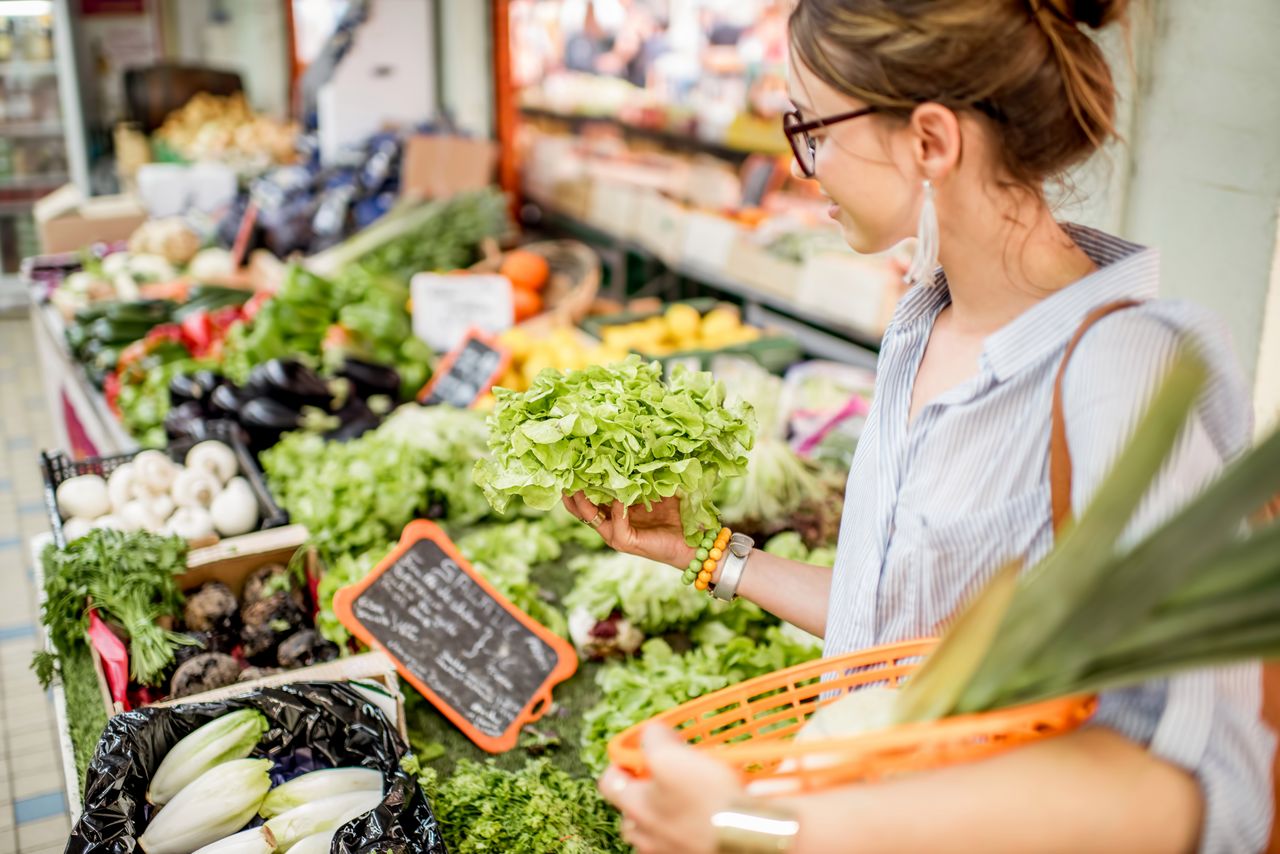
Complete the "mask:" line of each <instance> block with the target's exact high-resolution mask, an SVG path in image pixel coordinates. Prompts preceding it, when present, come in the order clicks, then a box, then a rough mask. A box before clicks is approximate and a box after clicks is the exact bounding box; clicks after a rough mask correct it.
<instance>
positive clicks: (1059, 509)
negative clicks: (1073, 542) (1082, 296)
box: [1049, 300, 1140, 533]
mask: <svg viewBox="0 0 1280 854" xmlns="http://www.w3.org/2000/svg"><path fill="white" fill-rule="evenodd" d="M1139 302H1140V301H1139V300H1119V301H1117V302H1111V303H1107V304H1106V305H1102V306H1098V307H1097V308H1095V309H1094V310H1093V311H1091V312H1089V313H1088V314H1087V315H1085V318H1084V321H1083V322H1081V324H1080V327H1079V328H1078V329H1076V332H1075V334H1074V335H1072V336H1071V341H1070V342H1069V343H1068V344H1067V351H1066V352H1065V353H1063V354H1062V363H1061V364H1059V365H1058V376H1057V379H1055V380H1054V382H1053V423H1052V425H1051V426H1050V429H1049V491H1050V497H1051V501H1052V506H1053V530H1054V533H1058V532H1060V531H1061V530H1062V526H1063V525H1065V524H1066V522H1067V520H1068V519H1069V518H1071V449H1070V447H1068V445H1067V419H1066V413H1065V412H1063V409H1062V379H1063V377H1065V376H1066V375H1067V363H1068V362H1069V361H1071V354H1072V353H1074V352H1075V350H1076V345H1077V344H1079V343H1080V339H1081V338H1083V337H1084V334H1085V333H1086V332H1088V331H1089V329H1090V327H1092V326H1093V325H1094V324H1095V323H1097V322H1098V321H1099V320H1101V319H1102V318H1104V317H1106V316H1107V315H1109V314H1112V313H1114V312H1117V311H1120V310H1121V309H1125V308H1132V307H1133V306H1135V305H1138V304H1139Z"/></svg>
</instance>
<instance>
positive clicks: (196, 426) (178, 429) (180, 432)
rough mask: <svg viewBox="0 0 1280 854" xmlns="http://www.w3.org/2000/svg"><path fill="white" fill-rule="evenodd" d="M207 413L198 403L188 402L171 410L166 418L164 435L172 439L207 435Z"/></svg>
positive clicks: (166, 414)
mask: <svg viewBox="0 0 1280 854" xmlns="http://www.w3.org/2000/svg"><path fill="white" fill-rule="evenodd" d="M204 425H205V411H204V407H203V406H201V405H200V403H199V402H198V401H195V400H188V401H187V402H186V403H181V404H178V405H177V406H175V407H173V408H171V409H170V410H169V411H168V412H167V413H165V416H164V434H165V435H166V436H168V437H169V438H170V439H180V438H183V437H186V436H192V437H197V438H198V437H201V436H204V435H205V427H204Z"/></svg>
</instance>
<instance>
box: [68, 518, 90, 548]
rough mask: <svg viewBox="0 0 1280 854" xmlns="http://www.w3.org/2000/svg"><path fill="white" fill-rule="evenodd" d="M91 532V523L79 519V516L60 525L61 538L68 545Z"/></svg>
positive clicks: (87, 520)
mask: <svg viewBox="0 0 1280 854" xmlns="http://www.w3.org/2000/svg"><path fill="white" fill-rule="evenodd" d="M91 530H93V522H92V521H90V520H89V519H81V518H80V517H79V516H74V517H72V518H70V519H68V520H67V521H65V522H63V523H62V536H63V537H64V538H65V539H66V541H67V542H68V543H74V542H75V541H76V540H78V539H80V538H81V537H83V536H84V535H85V534H87V533H89V532H90V531H91Z"/></svg>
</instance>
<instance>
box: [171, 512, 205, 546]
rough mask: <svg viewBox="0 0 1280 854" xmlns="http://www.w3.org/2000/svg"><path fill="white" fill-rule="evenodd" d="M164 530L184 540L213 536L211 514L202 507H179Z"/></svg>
mask: <svg viewBox="0 0 1280 854" xmlns="http://www.w3.org/2000/svg"><path fill="white" fill-rule="evenodd" d="M164 530H165V533H166V534H176V535H177V536H179V537H182V538H183V539H184V540H203V539H205V538H207V537H211V536H213V516H211V515H209V511H208V510H205V509H204V508H203V507H179V508H178V510H177V512H175V513H174V514H173V516H172V517H171V518H170V519H169V522H168V524H166V525H165V526H164Z"/></svg>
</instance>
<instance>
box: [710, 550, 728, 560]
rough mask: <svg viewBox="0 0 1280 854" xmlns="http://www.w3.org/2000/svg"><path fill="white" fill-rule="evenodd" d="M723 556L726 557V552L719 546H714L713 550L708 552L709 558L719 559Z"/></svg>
mask: <svg viewBox="0 0 1280 854" xmlns="http://www.w3.org/2000/svg"><path fill="white" fill-rule="evenodd" d="M722 557H724V552H723V551H721V550H720V549H718V548H713V549H712V550H711V551H709V552H707V558H708V559H710V560H719V559H720V558H722Z"/></svg>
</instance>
